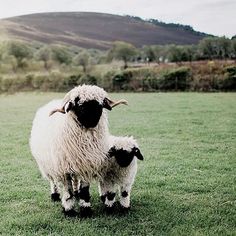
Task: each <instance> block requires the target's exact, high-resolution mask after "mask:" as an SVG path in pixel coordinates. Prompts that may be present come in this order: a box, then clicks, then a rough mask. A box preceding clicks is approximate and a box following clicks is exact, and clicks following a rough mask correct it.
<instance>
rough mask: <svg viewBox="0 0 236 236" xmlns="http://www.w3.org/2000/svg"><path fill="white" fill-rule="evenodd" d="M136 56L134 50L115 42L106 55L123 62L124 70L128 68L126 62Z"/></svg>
mask: <svg viewBox="0 0 236 236" xmlns="http://www.w3.org/2000/svg"><path fill="white" fill-rule="evenodd" d="M136 54H137V50H136V48H135V47H134V46H133V45H132V44H130V43H125V42H120V41H116V42H114V44H113V47H112V48H111V49H110V51H109V53H108V57H110V58H112V59H113V58H115V59H120V60H122V61H123V62H124V69H126V68H128V61H129V60H131V59H132V58H134V56H135V55H136Z"/></svg>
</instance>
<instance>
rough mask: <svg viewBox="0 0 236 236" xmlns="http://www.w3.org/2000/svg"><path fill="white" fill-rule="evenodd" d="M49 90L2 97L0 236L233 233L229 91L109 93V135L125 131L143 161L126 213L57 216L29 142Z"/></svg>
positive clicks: (232, 97) (235, 192) (234, 136)
mask: <svg viewBox="0 0 236 236" xmlns="http://www.w3.org/2000/svg"><path fill="white" fill-rule="evenodd" d="M62 96H63V94H56V93H20V94H16V95H1V96H0V110H1V113H0V153H1V156H0V182H1V187H0V212H1V213H0V235H7V236H8V235H53V236H56V235H58V236H59V235H114V236H115V235H129V236H130V235H235V232H236V189H235V187H236V185H235V183H236V172H235V170H236V102H235V101H236V94H235V93H211V94H203V93H147V94H130V93H127V94H123V93H120V94H111V95H110V97H112V98H125V99H127V100H128V101H129V106H127V107H126V106H123V107H118V108H115V109H114V110H113V111H111V112H110V114H109V118H110V129H111V132H112V133H113V134H115V135H133V136H134V137H135V138H137V140H138V141H139V143H140V146H141V150H142V152H143V154H144V161H143V162H141V161H140V162H139V171H138V174H137V178H136V182H135V184H134V187H133V192H132V210H131V212H130V213H129V214H128V215H126V216H119V215H116V216H106V215H104V214H103V212H102V208H101V204H100V200H99V197H98V193H97V187H96V185H95V184H94V185H93V186H92V204H93V209H94V216H93V218H91V219H85V220H79V219H65V218H64V216H63V215H62V213H61V206H60V204H55V203H52V202H51V201H50V198H49V186H48V183H47V182H46V181H45V180H43V179H42V177H41V176H40V173H39V170H38V168H37V166H36V163H35V161H34V160H33V158H32V157H31V154H30V151H29V146H28V139H29V133H30V128H31V123H32V119H33V116H34V113H35V111H36V109H37V108H38V107H39V106H41V105H42V104H44V103H46V102H47V101H49V100H50V99H52V98H57V97H62Z"/></svg>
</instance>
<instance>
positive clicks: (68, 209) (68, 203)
mask: <svg viewBox="0 0 236 236" xmlns="http://www.w3.org/2000/svg"><path fill="white" fill-rule="evenodd" d="M62 184H63V196H62V207H63V212H64V214H65V216H69V217H75V216H77V215H78V214H77V212H76V211H75V210H74V205H75V198H74V196H73V187H72V178H71V175H70V174H66V175H65V178H64V179H63V181H62Z"/></svg>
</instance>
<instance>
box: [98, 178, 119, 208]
mask: <svg viewBox="0 0 236 236" xmlns="http://www.w3.org/2000/svg"><path fill="white" fill-rule="evenodd" d="M99 193H100V198H101V200H102V202H103V203H104V204H105V210H106V211H107V213H112V212H113V210H114V203H115V196H116V189H115V186H114V185H112V184H108V183H102V182H100V183H99Z"/></svg>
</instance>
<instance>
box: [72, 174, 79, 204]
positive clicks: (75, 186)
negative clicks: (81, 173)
mask: <svg viewBox="0 0 236 236" xmlns="http://www.w3.org/2000/svg"><path fill="white" fill-rule="evenodd" d="M72 185H73V191H74V196H75V198H76V199H77V200H79V179H78V176H76V175H72Z"/></svg>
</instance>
